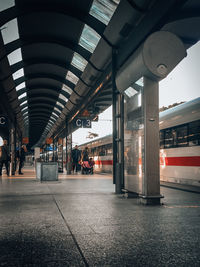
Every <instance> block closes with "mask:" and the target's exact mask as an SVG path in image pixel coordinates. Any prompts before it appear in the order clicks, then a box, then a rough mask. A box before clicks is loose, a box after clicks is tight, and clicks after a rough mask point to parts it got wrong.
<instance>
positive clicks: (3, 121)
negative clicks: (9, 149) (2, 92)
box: [0, 115, 8, 127]
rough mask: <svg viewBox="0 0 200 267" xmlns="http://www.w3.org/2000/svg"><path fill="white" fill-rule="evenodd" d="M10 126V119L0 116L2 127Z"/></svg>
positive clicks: (0, 125)
mask: <svg viewBox="0 0 200 267" xmlns="http://www.w3.org/2000/svg"><path fill="white" fill-rule="evenodd" d="M6 126H8V119H7V117H6V116H5V115H0V127H6Z"/></svg>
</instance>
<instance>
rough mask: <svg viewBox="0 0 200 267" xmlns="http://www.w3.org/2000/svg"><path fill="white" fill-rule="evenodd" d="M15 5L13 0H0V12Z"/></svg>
mask: <svg viewBox="0 0 200 267" xmlns="http://www.w3.org/2000/svg"><path fill="white" fill-rule="evenodd" d="M12 6H15V0H0V12H1V11H3V10H6V9H8V8H10V7H12Z"/></svg>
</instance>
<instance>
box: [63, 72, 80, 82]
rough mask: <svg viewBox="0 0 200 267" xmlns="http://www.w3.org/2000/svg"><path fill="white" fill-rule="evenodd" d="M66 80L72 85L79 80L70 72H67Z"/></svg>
mask: <svg viewBox="0 0 200 267" xmlns="http://www.w3.org/2000/svg"><path fill="white" fill-rule="evenodd" d="M66 79H67V80H69V81H70V82H72V83H73V84H77V82H78V80H79V78H78V77H77V76H76V75H75V74H74V73H72V72H71V71H68V72H67V75H66Z"/></svg>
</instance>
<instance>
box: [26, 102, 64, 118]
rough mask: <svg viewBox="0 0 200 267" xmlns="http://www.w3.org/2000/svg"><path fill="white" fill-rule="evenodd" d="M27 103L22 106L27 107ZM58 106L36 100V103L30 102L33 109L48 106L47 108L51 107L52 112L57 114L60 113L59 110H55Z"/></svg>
mask: <svg viewBox="0 0 200 267" xmlns="http://www.w3.org/2000/svg"><path fill="white" fill-rule="evenodd" d="M25 106H26V105H25V104H24V105H22V106H21V108H23V107H25ZM55 106H56V107H57V108H58V106H57V105H53V104H49V103H38V102H36V103H32V102H31V103H29V109H30V110H31V109H32V108H40V107H42V108H44V107H45V108H47V109H49V110H51V112H54V113H55V114H56V115H58V116H59V115H60V113H59V112H58V111H57V110H54V107H55Z"/></svg>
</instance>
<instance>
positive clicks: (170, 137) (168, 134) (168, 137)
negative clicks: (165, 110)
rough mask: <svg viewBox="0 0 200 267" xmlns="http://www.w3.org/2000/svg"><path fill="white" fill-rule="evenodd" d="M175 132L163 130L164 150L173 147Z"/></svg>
mask: <svg viewBox="0 0 200 267" xmlns="http://www.w3.org/2000/svg"><path fill="white" fill-rule="evenodd" d="M174 139H175V131H174V129H172V128H171V129H166V130H165V148H171V147H174Z"/></svg>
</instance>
